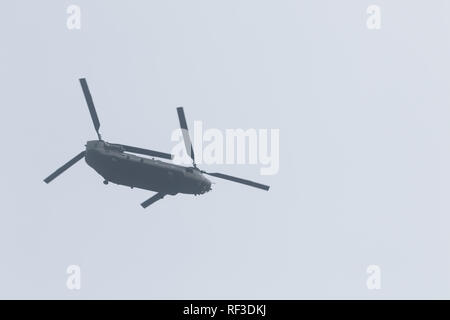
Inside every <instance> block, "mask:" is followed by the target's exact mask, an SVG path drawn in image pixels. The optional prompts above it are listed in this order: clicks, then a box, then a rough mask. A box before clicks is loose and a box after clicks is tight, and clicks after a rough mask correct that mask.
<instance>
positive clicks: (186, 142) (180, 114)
mask: <svg viewBox="0 0 450 320" xmlns="http://www.w3.org/2000/svg"><path fill="white" fill-rule="evenodd" d="M177 113H178V120H180V127H181V132H182V133H183V139H184V146H185V147H186V152H187V153H188V155H189V156H190V157H191V158H192V162H193V163H194V164H195V156H194V148H193V147H192V142H191V138H190V136H189V130H188V127H187V123H186V117H185V115H184V110H183V107H178V108H177Z"/></svg>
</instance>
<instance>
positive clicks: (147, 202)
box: [141, 193, 165, 209]
mask: <svg viewBox="0 0 450 320" xmlns="http://www.w3.org/2000/svg"><path fill="white" fill-rule="evenodd" d="M164 196H165V194H164V193H157V194H155V195H154V196H153V197H151V198H150V199H147V200H145V201H144V202H142V203H141V206H142V208H144V209H145V208H147V207H148V206H149V205H151V204H152V203H155V202H156V201H158V200H161V199H162V198H164Z"/></svg>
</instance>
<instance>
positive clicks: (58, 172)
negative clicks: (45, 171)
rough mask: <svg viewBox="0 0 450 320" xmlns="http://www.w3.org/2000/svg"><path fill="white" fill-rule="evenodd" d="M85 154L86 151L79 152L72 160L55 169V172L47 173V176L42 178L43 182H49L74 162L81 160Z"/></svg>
mask: <svg viewBox="0 0 450 320" xmlns="http://www.w3.org/2000/svg"><path fill="white" fill-rule="evenodd" d="M85 154H86V151H83V152H80V153H79V154H78V155H77V156H75V157H74V158H73V159H72V160H70V161H69V162H67V163H66V164H65V165H63V166H62V167H61V168H59V169H57V170H56V171H55V172H53V173H52V174H51V175H49V176H48V177H47V178H45V179H44V181H45V183H50V182H51V181H52V180H53V179H55V178H56V177H57V176H59V175H60V174H61V173H63V172H64V171H66V170H67V169H69V168H70V167H71V166H73V165H74V164H75V163H77V162H78V161H79V160H81V159H82V158H83V157H84V156H85Z"/></svg>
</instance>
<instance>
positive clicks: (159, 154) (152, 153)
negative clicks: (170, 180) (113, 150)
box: [121, 144, 173, 160]
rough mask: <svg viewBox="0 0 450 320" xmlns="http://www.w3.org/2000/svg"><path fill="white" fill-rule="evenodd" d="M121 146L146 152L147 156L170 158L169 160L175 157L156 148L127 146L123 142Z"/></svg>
mask: <svg viewBox="0 0 450 320" xmlns="http://www.w3.org/2000/svg"><path fill="white" fill-rule="evenodd" d="M121 146H122V147H123V149H124V150H125V151H128V152H132V153H138V154H145V155H147V156H151V157H158V158H164V159H169V160H171V159H172V158H173V156H172V155H171V154H170V153H165V152H159V151H154V150H149V149H142V148H138V147H133V146H127V145H124V144H121Z"/></svg>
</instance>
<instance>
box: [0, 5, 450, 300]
mask: <svg viewBox="0 0 450 320" xmlns="http://www.w3.org/2000/svg"><path fill="white" fill-rule="evenodd" d="M71 4H75V5H78V6H79V7H80V8H81V29H80V30H68V28H67V26H66V20H67V17H68V14H67V13H66V10H67V7H68V6H69V5H71ZM371 4H376V5H378V6H379V7H380V9H381V29H379V30H369V29H368V28H367V26H366V20H367V18H368V15H367V13H366V9H367V7H368V6H369V5H371ZM449 10H450V3H449V2H448V1H445V0H441V1H439V0H433V1H418V0H415V1H406V0H398V1H381V0H374V1H360V0H354V1H350V0H348V1H347V0H345V1H331V0H330V1H325V0H320V1H300V0H295V1H294V0H292V1H288V0H281V1H274V0H272V1H261V0H244V1H239V0H228V1H207V0H203V1H182V0H172V1H99V0H96V1H86V0H73V1H30V0H28V1H20V0H19V1H3V2H2V5H1V10H0V39H1V42H2V43H1V48H2V49H1V50H0V72H1V77H0V88H1V89H0V105H1V109H0V110H1V115H0V124H1V125H0V133H1V137H2V139H1V145H2V150H3V152H2V156H1V160H0V163H1V166H0V170H1V183H0V193H1V202H0V208H1V209H0V298H62V299H72V298H85V299H92V298H139V299H147V298H148V299H162V298H175V299H176V298H190V299H196V298H203V299H213V298H235V299H240V298H246V299H251V298H255V299H259V298H261V299H301V298H363V299H366V298H369V299H372V298H373V299H379V298H447V299H448V298H450V257H449V253H450V233H449V231H448V230H449V227H450V197H449V195H450V96H449V92H450V90H449V89H450V87H449V86H450V78H449V74H450V72H449V71H450V64H449V62H448V61H449V56H450V42H449V39H450V38H449V34H450V22H449V19H448V12H449ZM80 77H86V78H87V80H88V83H89V87H90V90H91V93H92V96H93V98H94V102H95V105H96V107H97V112H98V115H99V118H100V121H101V132H102V134H103V137H104V139H105V140H107V141H110V142H118V143H124V144H132V145H137V146H140V147H146V148H152V149H156V150H160V151H165V152H170V151H171V149H172V148H173V146H174V145H175V143H174V142H172V141H171V140H170V137H171V134H172V132H173V130H174V129H176V128H177V127H178V119H177V114H176V107H177V106H180V105H182V106H184V108H185V112H186V116H187V120H188V125H189V126H191V127H192V126H193V122H194V120H202V121H203V126H204V127H205V128H206V129H207V128H217V129H219V130H221V131H223V132H225V130H226V129H233V128H242V129H248V128H255V129H279V130H280V149H279V150H280V170H279V172H278V174H276V175H271V176H262V175H260V167H261V166H260V165H258V164H257V165H226V164H224V165H205V164H204V165H203V166H202V169H204V170H208V171H220V172H223V173H228V174H233V175H236V176H240V177H243V178H247V179H252V180H255V181H258V182H261V183H265V184H269V185H271V189H270V191H269V192H265V191H262V190H258V189H253V188H248V187H246V186H242V185H239V184H234V183H231V182H228V181H224V180H219V179H214V178H211V180H213V181H214V182H216V184H214V185H213V191H212V192H210V193H207V194H205V195H202V196H199V197H194V196H188V195H178V196H175V197H166V198H164V199H163V200H161V201H159V202H157V203H155V204H154V205H152V206H151V207H149V208H148V209H146V210H144V209H142V208H141V207H140V205H139V204H140V203H141V202H142V201H144V200H146V199H147V198H148V197H150V196H151V195H152V193H151V192H148V191H145V190H137V189H133V190H131V189H130V188H126V187H123V186H117V185H113V184H109V185H107V186H105V185H103V183H102V181H103V179H102V177H100V176H99V175H97V174H96V173H95V171H94V170H92V169H91V168H90V167H88V166H87V164H86V163H85V162H84V161H80V162H79V163H77V164H76V165H75V166H74V167H72V168H71V169H70V170H68V171H67V172H65V173H64V174H63V175H61V176H60V177H58V178H57V179H56V180H54V181H53V182H52V183H51V184H49V185H46V184H45V183H44V182H43V181H42V180H43V179H44V178H45V177H46V176H47V175H48V174H50V173H51V172H52V171H53V170H55V169H56V168H57V167H59V166H60V165H62V164H63V163H65V162H66V161H68V160H69V159H70V158H72V157H73V156H75V155H76V154H78V153H79V152H80V151H82V150H83V148H84V144H85V143H86V141H88V140H93V139H96V135H95V131H94V129H93V126H92V121H91V119H90V118H89V112H88V109H87V107H86V103H85V101H84V97H83V94H82V91H81V88H80V85H79V83H78V78H80ZM69 265H79V266H80V267H81V290H78V291H77V290H74V291H71V290H68V288H67V287H66V279H67V277H68V275H67V274H66V268H67V267H68V266H69ZM369 265H378V266H379V267H380V268H381V289H380V290H368V288H367V286H366V280H367V277H368V274H367V273H366V268H367V267H368V266H369Z"/></svg>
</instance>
